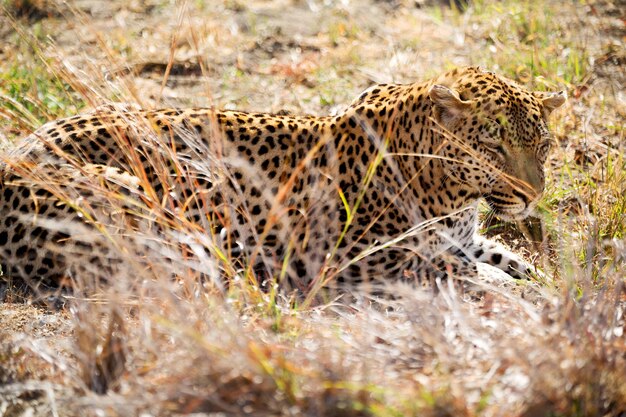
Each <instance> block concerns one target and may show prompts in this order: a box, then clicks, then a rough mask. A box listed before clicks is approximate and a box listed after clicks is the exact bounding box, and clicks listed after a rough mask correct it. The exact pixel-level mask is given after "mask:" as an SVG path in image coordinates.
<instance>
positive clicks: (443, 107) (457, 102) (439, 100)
mask: <svg viewBox="0 0 626 417" xmlns="http://www.w3.org/2000/svg"><path fill="white" fill-rule="evenodd" d="M428 96H429V97H430V99H431V100H432V102H433V104H434V110H435V118H436V119H437V121H438V122H442V123H444V124H446V123H448V122H450V121H452V120H453V119H454V118H456V117H459V116H461V115H462V114H463V113H465V112H466V111H467V110H469V108H470V102H469V101H463V100H461V98H460V97H459V93H458V92H457V91H455V90H453V89H451V88H448V87H446V86H444V85H441V84H435V85H433V86H432V87H430V90H429V91H428Z"/></svg>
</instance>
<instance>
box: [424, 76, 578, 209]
mask: <svg viewBox="0 0 626 417" xmlns="http://www.w3.org/2000/svg"><path fill="white" fill-rule="evenodd" d="M429 96H430V99H431V100H432V103H433V118H434V120H435V123H436V125H437V127H436V129H438V130H439V132H440V137H441V138H442V145H443V146H442V151H443V156H444V158H445V159H444V161H445V162H444V166H445V169H446V174H447V175H449V176H450V177H451V178H453V179H455V180H456V181H458V182H460V183H464V184H468V185H470V186H471V187H473V188H474V189H475V190H476V191H477V192H478V193H480V194H481V195H483V196H484V197H485V199H486V200H487V202H488V204H489V205H490V207H491V208H492V209H493V210H494V211H495V213H496V214H498V215H499V216H501V217H503V218H509V219H517V218H523V217H526V216H527V215H528V214H530V212H531V211H532V210H533V208H534V207H535V205H536V204H537V202H538V200H539V198H540V197H541V194H542V192H543V190H544V164H545V161H546V158H547V155H548V152H549V150H550V147H551V144H552V141H553V139H552V136H551V134H550V132H549V131H548V127H547V118H548V116H549V114H550V113H551V112H552V111H553V110H554V109H556V108H557V107H559V106H561V105H562V104H563V103H564V102H565V100H566V96H565V93H564V92H557V93H549V92H531V91H528V90H526V89H525V88H523V87H521V86H519V85H517V84H516V83H514V82H513V81H511V80H508V79H506V78H503V77H500V76H497V75H495V74H493V73H490V72H484V71H482V70H480V69H479V68H475V67H470V68H466V69H464V70H462V71H461V73H460V75H457V76H456V77H454V79H452V80H450V79H448V80H444V82H442V83H441V84H434V85H433V86H432V87H431V88H430V90H429Z"/></svg>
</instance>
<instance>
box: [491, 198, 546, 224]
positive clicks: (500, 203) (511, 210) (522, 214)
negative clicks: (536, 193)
mask: <svg viewBox="0 0 626 417" xmlns="http://www.w3.org/2000/svg"><path fill="white" fill-rule="evenodd" d="M505 197H507V196H504V195H494V194H489V195H486V196H485V201H486V202H487V204H488V205H489V208H491V210H493V212H494V214H495V215H496V216H498V217H500V218H501V219H503V220H522V219H525V218H526V217H528V216H529V215H530V214H531V213H532V212H533V210H534V208H535V204H532V203H531V204H527V203H526V202H525V201H524V200H523V199H521V198H516V197H514V196H511V197H508V198H505Z"/></svg>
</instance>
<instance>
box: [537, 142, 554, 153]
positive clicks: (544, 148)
mask: <svg viewBox="0 0 626 417" xmlns="http://www.w3.org/2000/svg"><path fill="white" fill-rule="evenodd" d="M551 147H552V142H550V141H549V140H547V141H544V142H542V143H541V144H540V145H539V148H537V152H538V153H539V154H540V155H546V154H547V153H548V152H550V148H551Z"/></svg>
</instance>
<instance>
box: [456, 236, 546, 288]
mask: <svg viewBox="0 0 626 417" xmlns="http://www.w3.org/2000/svg"><path fill="white" fill-rule="evenodd" d="M463 252H464V253H465V255H466V256H467V257H469V258H470V259H472V260H473V261H474V262H483V263H486V264H489V265H493V266H495V267H496V268H498V269H501V270H502V271H504V272H506V273H507V274H509V275H510V276H511V277H513V278H515V279H530V278H531V277H532V276H533V275H536V274H540V272H538V271H537V270H536V268H534V267H533V266H532V265H531V264H529V263H527V262H526V261H524V260H523V259H522V258H521V257H520V256H519V255H516V254H514V253H513V252H511V251H510V250H508V249H507V248H505V247H504V246H503V245H501V244H499V243H497V242H493V241H490V240H488V239H485V238H483V237H481V236H474V238H473V239H472V242H471V245H468V246H467V247H465V248H463Z"/></svg>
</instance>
